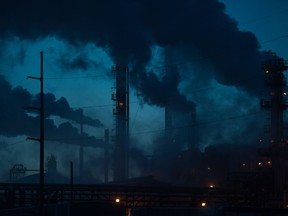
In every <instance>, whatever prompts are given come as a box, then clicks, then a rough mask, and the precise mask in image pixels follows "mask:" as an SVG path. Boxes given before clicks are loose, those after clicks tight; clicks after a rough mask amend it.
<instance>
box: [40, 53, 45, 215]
mask: <svg viewBox="0 0 288 216" xmlns="http://www.w3.org/2000/svg"><path fill="white" fill-rule="evenodd" d="M40 58H41V60H40V211H41V215H44V91H43V51H41V52H40Z"/></svg>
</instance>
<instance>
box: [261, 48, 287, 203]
mask: <svg viewBox="0 0 288 216" xmlns="http://www.w3.org/2000/svg"><path fill="white" fill-rule="evenodd" d="M267 55H268V60H266V61H264V62H263V65H262V69H263V70H264V72H265V76H266V81H265V85H266V86H267V87H268V90H269V95H270V96H269V99H262V100H261V102H260V103H261V108H262V109H265V110H268V111H269V121H270V122H269V128H268V130H266V132H268V133H269V135H270V136H269V144H268V148H267V149H266V150H265V153H264V155H265V156H266V157H268V158H269V161H270V163H271V166H272V171H273V172H272V173H273V181H274V182H273V189H272V190H273V191H272V196H273V199H275V200H277V202H278V203H283V202H286V201H287V198H286V196H287V195H288V184H287V182H288V139H287V136H286V135H285V127H284V119H283V112H284V111H285V110H286V109H287V106H288V104H287V101H286V96H287V93H286V79H285V76H284V74H283V72H284V71H285V70H287V69H288V66H287V62H286V61H284V59H282V58H279V57H278V56H277V55H276V54H275V53H273V52H267Z"/></svg>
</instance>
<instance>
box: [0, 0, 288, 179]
mask: <svg viewBox="0 0 288 216" xmlns="http://www.w3.org/2000/svg"><path fill="white" fill-rule="evenodd" d="M24 2H25V3H24ZM41 2H42V1H41ZM287 11H288V1H287V0H221V1H218V0H203V1H202V0H180V1H176V0H175V1H174V0H168V1H167V0H166V1H164V0H163V1H162V0H159V1H157V0H154V1H153V0H137V1H133V0H128V1H121V0H110V1H102V0H97V1H93V0H87V1H77V0H72V1H67V0H63V1H60V2H58V1H56V0H55V1H43V2H42V3H39V2H38V1H34V0H30V1H20V0H19V1H17V0H15V1H11V0H2V1H1V3H0V44H1V50H0V74H1V75H3V77H0V83H1V87H0V89H1V92H0V99H1V100H2V101H3V102H2V103H1V104H2V107H1V109H0V112H1V113H2V114H0V119H1V123H0V134H1V141H0V142H1V145H2V146H0V156H1V157H2V161H5V162H2V163H1V165H0V177H1V178H0V179H5V178H6V175H7V172H8V169H10V168H11V167H12V166H13V164H16V163H24V164H25V166H27V167H28V168H31V169H33V168H35V166H38V160H39V158H38V155H37V154H38V146H37V145H38V143H37V142H36V143H35V142H33V141H29V140H26V138H27V137H28V136H37V130H36V131H35V130H34V131H33V128H34V129H36V128H37V127H36V126H35V121H37V119H36V118H35V115H31V114H29V115H28V114H27V113H26V112H25V107H26V106H27V105H29V104H30V105H31V104H33V103H36V104H37V98H36V97H35V94H37V93H38V92H39V82H38V81H36V80H31V79H27V76H35V77H37V76H39V68H40V66H39V64H40V51H43V52H44V91H45V93H51V94H50V98H49V97H48V96H47V101H45V103H46V106H47V110H48V111H47V112H50V113H49V114H48V113H47V128H48V129H51V131H50V132H47V133H46V134H47V136H46V139H47V141H46V142H45V143H46V144H45V145H46V149H45V153H46V155H48V154H50V153H52V154H55V155H56V157H57V158H58V162H59V169H60V170H61V171H62V172H63V173H64V174H67V172H66V171H65V170H68V169H67V167H68V166H69V162H70V161H75V163H77V160H78V154H79V153H78V148H79V147H78V146H77V145H74V144H67V143H65V142H66V141H67V140H68V139H69V138H71V137H74V138H75V139H77V138H79V137H77V134H78V133H79V128H80V126H79V120H78V117H79V110H78V109H80V108H81V109H83V110H84V115H85V116H87V119H86V120H87V125H85V126H84V131H85V133H87V134H86V136H87V137H89V136H90V137H91V136H94V138H95V139H102V138H103V136H104V130H105V129H106V128H108V129H110V130H112V129H113V115H112V109H113V102H112V101H111V93H112V91H111V87H113V86H114V84H115V80H114V77H113V75H112V73H111V67H112V66H113V65H115V63H116V62H121V63H125V64H127V65H128V66H129V69H130V71H131V74H132V79H131V81H132V83H131V95H130V101H131V110H130V111H131V113H130V133H131V138H132V139H133V142H132V144H131V145H132V146H133V147H137V148H139V149H141V150H142V151H143V152H145V154H153V141H154V139H155V137H157V136H160V135H161V134H162V135H163V134H164V130H163V129H164V107H165V106H166V105H165V104H163V103H162V101H160V100H157V98H159V97H170V98H172V99H171V101H169V102H168V103H169V105H171V104H173V105H171V107H172V108H173V109H174V108H175V111H180V112H186V111H185V110H187V109H189V107H191V106H192V105H191V104H195V105H196V125H195V128H196V129H197V131H198V132H197V133H199V137H198V139H197V145H198V146H199V148H201V149H204V148H205V147H206V146H209V145H213V144H219V143H231V144H233V143H235V144H241V143H243V144H251V143H255V142H257V140H258V139H259V137H261V136H262V129H263V125H264V124H265V119H264V118H263V111H261V110H260V108H259V97H261V92H263V89H264V87H263V86H264V83H263V74H262V73H261V71H260V68H259V63H260V60H261V53H262V51H266V50H271V51H273V52H276V53H277V55H278V56H280V57H282V58H284V59H288V50H287V47H288V30H287V23H288V17H287ZM258 46H259V48H258ZM165 49H167V50H168V49H169V50H170V52H171V53H172V54H170V58H169V62H167V61H165ZM166 55H167V54H166ZM170 66H176V67H177V70H178V73H177V76H176V78H175V77H174V76H173V74H170V78H171V80H168V78H169V75H168V76H167V77H168V78H167V79H164V78H163V77H165V70H166V68H167V67H170ZM166 75H167V74H166ZM53 95H54V96H53ZM139 95H140V96H139ZM171 96H172V97H171ZM61 97H64V98H62V99H61ZM174 103H175V104H174ZM49 107H50V108H49ZM63 109H64V110H66V111H67V110H68V111H69V115H68V114H67V113H66V114H65V113H64V112H63ZM68 111H67V112H68ZM25 113H26V114H25ZM48 119H49V121H48ZM30 121H31V122H30ZM33 122H34V123H33ZM88 124H89V125H88ZM183 126H184V127H186V126H187V125H183ZM48 129H47V130H48ZM251 130H253V133H251ZM53 134H54V135H55V134H56V135H55V137H58V138H59V140H62V141H60V142H51V141H49V138H50V139H52V138H53V136H54V135H53ZM49 136H50V137H49ZM61 136H62V137H61ZM243 137H245V140H243ZM67 142H68V141H67ZM181 148H185V146H181V147H179V149H181ZM87 149H88V150H86V155H85V160H86V162H87V164H88V163H89V164H97V163H98V162H99V161H101V160H102V156H101V154H103V151H102V149H98V148H87ZM98 156H99V157H98ZM89 169H90V170H93V171H95V170H96V172H94V173H97V170H98V171H99V170H101V168H100V167H97V166H94V167H92V165H91V167H89ZM99 172H100V171H99ZM132 174H133V175H134V176H137V175H138V174H139V173H137V170H136V171H135V172H134V173H132ZM93 177H95V178H97V174H95V176H93Z"/></svg>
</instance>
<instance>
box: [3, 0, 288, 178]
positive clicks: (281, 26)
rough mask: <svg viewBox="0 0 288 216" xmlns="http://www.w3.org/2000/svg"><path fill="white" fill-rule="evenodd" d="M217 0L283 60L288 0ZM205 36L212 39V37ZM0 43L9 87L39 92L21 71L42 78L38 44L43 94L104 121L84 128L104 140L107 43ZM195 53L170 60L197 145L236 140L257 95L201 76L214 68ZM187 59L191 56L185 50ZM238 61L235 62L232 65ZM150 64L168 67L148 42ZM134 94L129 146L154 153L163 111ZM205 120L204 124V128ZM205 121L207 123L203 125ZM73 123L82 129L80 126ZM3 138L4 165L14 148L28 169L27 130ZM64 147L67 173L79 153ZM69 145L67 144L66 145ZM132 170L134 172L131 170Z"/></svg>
mask: <svg viewBox="0 0 288 216" xmlns="http://www.w3.org/2000/svg"><path fill="white" fill-rule="evenodd" d="M221 2H223V3H225V6H226V13H227V14H228V15H229V16H230V17H232V18H233V19H235V20H236V21H237V23H238V27H239V29H240V30H241V31H250V32H252V33H253V34H255V36H256V37H257V39H258V41H259V42H260V45H261V47H262V48H261V49H262V50H272V51H275V52H276V53H277V54H278V55H279V56H281V57H283V58H284V59H288V51H287V47H288V37H287V35H288V30H287V23H288V22H287V21H288V18H287V16H286V14H287V10H288V2H287V1H286V0H274V1H272V0H241V1H236V0H221ZM120 31H121V30H120ZM210 37H211V40H213V35H210ZM235 43H237V41H235ZM0 44H1V45H2V51H1V54H0V59H1V60H0V73H1V74H3V75H4V76H5V77H6V79H7V80H8V81H9V82H10V83H11V85H12V86H13V87H16V86H22V87H23V88H25V89H27V90H28V91H29V92H31V93H32V94H35V93H37V92H38V91H39V85H38V84H39V83H37V82H36V81H33V80H27V79H26V77H27V76H39V67H40V66H39V61H40V54H39V53H40V51H41V50H43V51H44V74H45V75H44V76H45V85H44V88H45V92H51V93H53V94H55V96H56V98H57V99H59V98H60V97H62V96H64V97H65V98H66V99H67V101H68V102H69V104H70V106H71V107H72V108H75V109H77V108H83V109H84V113H85V114H86V115H88V116H90V117H92V118H95V119H99V120H100V121H101V122H102V123H103V124H104V126H105V127H104V128H94V127H88V126H86V127H85V128H84V129H85V131H86V132H87V133H88V134H89V135H91V136H92V135H93V136H96V137H99V138H102V136H103V133H104V129H105V128H109V129H113V115H112V108H113V106H112V101H111V87H113V85H114V80H113V77H112V74H111V67H112V66H113V65H114V62H113V58H112V57H111V55H109V54H107V49H106V50H105V49H104V48H103V47H102V48H100V47H96V46H95V44H94V43H92V42H83V41H81V43H80V45H79V44H78V45H75V44H73V43H68V42H67V40H66V39H63V38H61V37H59V36H55V35H53V34H46V35H41V37H37V38H36V39H35V38H34V37H33V38H29V37H21V34H19V35H17V34H15V35H14V36H12V37H8V38H7V37H1V38H0ZM108 52H109V51H108ZM183 53H184V52H183ZM193 55H194V57H195V58H194V57H193V58H192V61H191V62H188V61H187V60H186V58H187V56H184V54H183V56H184V57H182V56H181V55H178V56H177V57H178V59H179V60H178V61H176V60H175V59H176V58H175V59H174V62H172V64H177V65H179V68H180V74H181V76H182V77H183V80H182V81H181V83H180V84H179V86H178V87H179V91H180V92H181V93H182V94H184V95H185V96H186V97H187V98H188V100H191V101H193V102H195V103H196V104H197V123H199V125H200V126H199V127H198V128H199V130H206V131H207V134H206V136H203V137H202V138H200V144H199V145H200V146H201V148H204V147H205V146H208V145H211V144H217V143H219V142H226V143H233V142H235V140H237V139H238V140H239V139H241V137H242V136H243V135H242V134H243V133H247V130H248V129H247V127H246V126H245V125H247V124H250V123H251V124H254V123H255V118H260V116H261V114H259V115H260V116H259V115H258V114H257V115H254V116H253V115H252V117H251V116H250V114H251V113H254V112H258V111H259V107H258V104H259V102H258V98H257V97H256V96H255V95H250V94H249V93H247V92H246V91H245V90H244V91H243V89H241V87H240V88H239V87H238V86H236V85H235V86H233V85H232V84H231V85H228V84H227V85H225V84H223V83H222V84H220V83H219V82H218V81H216V80H215V79H214V78H207V79H206V75H201V74H205V73H206V71H207V70H211V71H213V69H211V66H210V64H208V63H207V62H206V60H205V59H204V60H200V61H201V63H200V64H198V63H197V65H194V64H193V62H195V61H198V59H199V57H198V56H197V53H196V52H195V53H193V54H192V56H193ZM184 58H185V60H183V59H184ZM189 58H191V56H190V54H189ZM83 59H84V60H85V62H84V65H81V64H78V65H77V66H75V67H74V66H73V65H74V64H76V63H77V60H79V61H80V60H83ZM78 63H79V62H78ZM80 63H81V62H80ZM238 66H239V65H235V68H237V67H238ZM149 68H150V69H153V71H154V72H155V74H157V75H159V76H161V75H163V70H164V68H165V63H164V57H163V50H162V49H161V48H159V47H157V46H155V47H153V52H152V60H151V62H150V65H149ZM188 70H194V71H197V73H194V75H193V76H190V75H189V76H188V75H186V74H187V73H186V71H188ZM198 75H199V76H198ZM186 76H187V78H186ZM207 76H208V75H207ZM222 80H223V79H222ZM138 93H139V92H138V91H136V90H135V89H132V92H131V114H130V122H131V123H130V126H131V134H132V138H137V139H135V141H134V142H133V144H134V145H135V146H137V147H139V148H141V149H142V150H144V151H145V152H146V153H147V154H151V153H153V147H152V143H153V140H154V138H155V136H158V135H160V134H163V131H162V130H163V129H164V109H163V108H161V107H159V106H158V105H148V104H147V103H145V101H144V102H143V100H142V99H141V98H138V97H137V96H136V95H137V94H138ZM259 112H260V111H259ZM246 115H247V118H246V117H245V116H246ZM249 116H250V117H251V118H250V117H249ZM231 119H234V121H231ZM11 121H12V117H11ZM63 121H65V120H63V119H60V118H55V122H56V123H57V124H60V123H62V122H63ZM213 122H215V123H213ZM203 123H204V126H201V124H203ZM206 123H209V124H207V125H206ZM210 123H212V124H210ZM263 124H264V123H263ZM74 126H75V127H76V128H79V125H77V124H76V125H75V124H74ZM259 128H261V126H259ZM256 133H257V134H256V135H255V134H254V135H253V136H252V135H251V134H248V135H247V137H248V138H249V142H253V141H255V142H256V141H257V139H258V138H259V137H260V136H261V131H260V130H259V131H257V132H256ZM2 139H3V141H6V142H8V146H9V145H10V144H11V147H8V148H7V149H4V150H3V151H2V153H1V155H3V156H5V157H6V158H7V161H8V162H7V164H5V165H3V167H2V169H5V168H7V167H8V166H12V164H14V163H16V161H15V155H18V154H19V152H21V154H20V155H21V156H19V157H17V158H18V160H17V162H18V163H26V164H27V166H29V167H31V166H33V165H34V164H35V163H36V161H37V158H35V157H34V159H33V160H30V158H31V157H32V156H31V155H33V154H34V153H36V152H37V151H38V150H37V147H35V143H31V142H29V141H26V136H25V135H21V136H17V137H9V138H7V137H5V136H3V137H2ZM237 142H239V141H237ZM15 143H16V144H15ZM17 143H18V144H17ZM14 144H15V145H14ZM62 145H63V148H62V147H60V148H59V149H58V150H57V154H56V156H57V157H58V158H59V160H60V164H61V169H62V171H63V172H64V173H65V171H64V170H65V169H66V168H65V166H66V165H65V164H66V162H67V161H69V160H73V159H74V158H77V157H78V155H77V154H78V153H77V151H78V150H77V147H74V146H69V145H66V144H62ZM56 146H57V148H58V147H59V144H55V143H50V144H47V154H48V153H54V152H53V149H55V147H56ZM67 146H69V150H68V151H67ZM33 152H34V153H33ZM99 154H100V155H101V151H97V150H94V149H93V150H91V151H89V152H87V158H90V160H92V159H91V158H93V157H94V156H95V155H99ZM27 158H29V160H27ZM32 158H33V157H32ZM87 160H88V159H87ZM5 166H6V167H5ZM135 175H137V172H136V171H135Z"/></svg>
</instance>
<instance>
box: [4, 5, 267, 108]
mask: <svg viewBox="0 0 288 216" xmlns="http://www.w3.org/2000/svg"><path fill="white" fill-rule="evenodd" d="M0 8H1V9H0V14H1V15H0V18H1V19H0V20H1V21H0V27H1V35H3V36H6V37H9V36H11V35H17V36H19V37H21V38H29V39H36V38H41V37H45V36H47V35H57V36H59V37H62V38H64V39H66V40H67V41H69V42H71V43H73V44H75V45H81V44H82V43H85V42H94V43H95V44H96V45H97V46H101V47H104V48H106V49H107V51H108V52H109V53H110V55H111V57H112V58H113V59H114V61H115V62H117V63H122V64H131V65H132V68H133V69H132V70H133V71H132V72H131V74H132V79H131V80H132V82H133V83H134V86H135V87H136V89H137V90H139V91H140V92H141V94H142V95H143V97H144V98H145V101H147V102H149V103H156V104H157V105H160V106H162V105H163V104H162V102H161V101H158V100H153V99H152V97H153V96H155V95H154V93H155V91H153V90H157V91H158V92H160V93H159V95H160V96H163V95H167V91H168V92H169V94H170V93H171V91H173V93H171V94H172V95H173V100H170V101H169V100H166V101H165V102H167V103H168V104H171V103H173V104H177V103H174V101H177V102H179V101H183V99H185V97H182V96H181V94H180V93H179V90H178V88H177V87H178V85H179V82H181V77H176V79H174V78H175V77H174V76H172V77H170V78H172V79H174V80H173V81H168V82H167V80H161V79H160V78H159V77H157V76H156V75H155V73H153V72H152V71H150V72H147V71H146V70H145V65H147V64H148V63H149V61H150V60H151V47H152V46H154V45H158V46H161V47H165V46H173V47H175V48H178V51H179V52H180V53H184V54H185V56H186V58H187V59H189V58H191V56H194V55H195V53H196V54H197V55H198V56H199V57H201V58H204V59H206V60H207V62H208V64H210V65H211V67H212V68H213V77H214V78H215V79H216V80H217V81H218V82H219V83H222V84H225V85H233V86H236V87H239V88H241V89H244V90H246V91H248V92H250V93H254V94H255V93H257V90H258V87H259V85H262V83H261V80H262V76H261V75H260V70H259V68H260V53H259V52H258V48H259V44H258V42H257V39H256V37H255V36H254V35H253V34H252V33H251V32H242V31H240V30H239V29H238V27H237V23H236V21H234V20H233V19H231V18H230V17H229V16H228V15H226V14H225V6H224V4H222V3H220V2H219V1H218V0H180V1H175V0H168V1H167V0H165V1H164V0H160V1H154V0H153V1H152V0H140V1H134V0H128V1H121V0H108V1H92V0H85V1H79V0H72V1H67V0H63V1H60V2H59V1H41V2H39V1H36V0H29V1H25V2H17V4H16V3H15V2H14V1H8V0H4V1H1V3H0ZM23 17H25V19H23ZM36 17H37V18H36ZM179 47H182V48H183V47H185V49H179ZM189 56H190V57H189ZM187 59H186V60H187ZM191 61H192V60H191ZM84 63H85V62H83V61H80V59H79V60H77V59H76V60H75V65H74V66H75V67H85V64H84ZM74 66H73V67H74ZM187 73H189V72H187ZM207 73H209V72H207ZM172 82H175V83H172ZM257 83H259V84H257ZM170 85H172V88H170ZM147 86H149V87H147ZM156 88H157V89H156ZM151 92H153V93H151ZM161 92H162V93H161ZM175 98H176V99H175ZM185 103H186V102H185ZM185 103H184V104H185ZM178 104H179V103H178ZM188 104H189V103H188ZM172 107H173V106H172ZM188 107H189V105H188ZM178 108H179V106H178Z"/></svg>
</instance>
